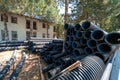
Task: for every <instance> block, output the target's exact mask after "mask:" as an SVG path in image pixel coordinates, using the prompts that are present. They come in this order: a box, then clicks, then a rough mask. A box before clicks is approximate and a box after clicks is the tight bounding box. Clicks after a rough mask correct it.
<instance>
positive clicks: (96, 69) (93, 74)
mask: <svg viewBox="0 0 120 80" xmlns="http://www.w3.org/2000/svg"><path fill="white" fill-rule="evenodd" d="M81 63H82V67H78V68H76V69H74V70H72V71H70V72H68V73H66V74H64V75H61V76H59V77H58V78H57V79H56V80H100V79H101V76H102V74H103V71H104V69H105V64H104V62H103V61H102V60H101V59H100V58H99V57H97V56H88V57H86V58H84V59H82V60H81Z"/></svg>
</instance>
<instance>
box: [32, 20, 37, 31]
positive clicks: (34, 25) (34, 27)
mask: <svg viewBox="0 0 120 80" xmlns="http://www.w3.org/2000/svg"><path fill="white" fill-rule="evenodd" d="M33 29H34V30H37V26H36V22H35V21H33Z"/></svg>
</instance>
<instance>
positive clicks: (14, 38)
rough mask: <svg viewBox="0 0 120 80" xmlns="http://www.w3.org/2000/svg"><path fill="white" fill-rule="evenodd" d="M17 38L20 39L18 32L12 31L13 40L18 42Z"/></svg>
mask: <svg viewBox="0 0 120 80" xmlns="http://www.w3.org/2000/svg"><path fill="white" fill-rule="evenodd" d="M17 37H18V35H17V31H12V40H13V41H16V40H17Z"/></svg>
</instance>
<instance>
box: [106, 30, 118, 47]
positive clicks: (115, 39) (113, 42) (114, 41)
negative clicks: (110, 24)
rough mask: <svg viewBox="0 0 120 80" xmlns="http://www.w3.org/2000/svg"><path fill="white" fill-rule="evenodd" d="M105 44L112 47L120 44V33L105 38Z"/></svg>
mask: <svg viewBox="0 0 120 80" xmlns="http://www.w3.org/2000/svg"><path fill="white" fill-rule="evenodd" d="M105 42H107V43H108V44H111V45H118V44H120V33H118V32H112V33H110V34H107V35H106V36H105Z"/></svg>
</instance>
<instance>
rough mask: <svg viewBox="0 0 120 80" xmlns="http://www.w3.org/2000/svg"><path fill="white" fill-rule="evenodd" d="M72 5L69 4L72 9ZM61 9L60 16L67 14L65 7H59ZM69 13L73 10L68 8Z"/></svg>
mask: <svg viewBox="0 0 120 80" xmlns="http://www.w3.org/2000/svg"><path fill="white" fill-rule="evenodd" d="M70 6H71V5H70V4H69V7H70ZM58 8H59V10H60V12H59V13H60V14H64V13H65V6H63V7H58ZM68 13H71V9H70V8H68Z"/></svg>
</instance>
